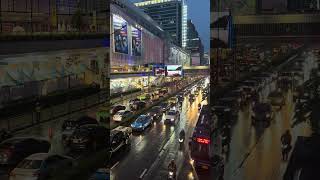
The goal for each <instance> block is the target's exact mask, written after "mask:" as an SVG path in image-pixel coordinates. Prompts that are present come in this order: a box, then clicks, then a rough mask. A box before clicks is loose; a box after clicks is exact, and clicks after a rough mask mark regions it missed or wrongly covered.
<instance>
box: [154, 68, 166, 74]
mask: <svg viewBox="0 0 320 180" xmlns="http://www.w3.org/2000/svg"><path fill="white" fill-rule="evenodd" d="M154 75H155V76H165V75H166V70H165V68H163V67H155V68H154Z"/></svg>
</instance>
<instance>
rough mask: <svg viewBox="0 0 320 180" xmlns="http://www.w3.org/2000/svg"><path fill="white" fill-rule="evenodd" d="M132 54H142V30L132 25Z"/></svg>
mask: <svg viewBox="0 0 320 180" xmlns="http://www.w3.org/2000/svg"><path fill="white" fill-rule="evenodd" d="M131 33H132V55H133V56H141V49H142V48H141V30H140V29H137V28H135V27H132V32H131Z"/></svg>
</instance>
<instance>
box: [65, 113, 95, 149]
mask: <svg viewBox="0 0 320 180" xmlns="http://www.w3.org/2000/svg"><path fill="white" fill-rule="evenodd" d="M87 124H98V121H97V120H96V119H94V118H92V117H89V116H83V117H80V118H78V119H74V120H72V119H71V120H65V121H64V122H63V124H62V133H61V134H62V135H61V137H62V141H63V143H65V144H68V143H69V138H70V136H71V135H72V133H73V132H74V130H75V129H77V128H79V127H81V126H83V125H87Z"/></svg>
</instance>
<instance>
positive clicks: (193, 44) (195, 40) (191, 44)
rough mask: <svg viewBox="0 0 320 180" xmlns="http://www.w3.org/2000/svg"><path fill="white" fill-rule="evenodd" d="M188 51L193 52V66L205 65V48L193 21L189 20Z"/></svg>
mask: <svg viewBox="0 0 320 180" xmlns="http://www.w3.org/2000/svg"><path fill="white" fill-rule="evenodd" d="M186 49H187V50H189V51H190V52H191V65H197V66H199V65H203V53H204V52H203V51H204V47H203V44H202V42H201V39H200V37H199V33H198V31H197V29H196V27H195V25H194V24H193V23H192V21H191V19H189V20H188V33H187V46H186Z"/></svg>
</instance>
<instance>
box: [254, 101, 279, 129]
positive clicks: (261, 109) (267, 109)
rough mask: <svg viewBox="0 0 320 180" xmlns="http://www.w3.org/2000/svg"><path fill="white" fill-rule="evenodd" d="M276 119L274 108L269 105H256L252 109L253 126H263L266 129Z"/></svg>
mask: <svg viewBox="0 0 320 180" xmlns="http://www.w3.org/2000/svg"><path fill="white" fill-rule="evenodd" d="M273 117H274V113H273V111H272V106H271V105H270V104H269V103H256V104H255V105H254V107H253V108H252V114H251V120H252V125H257V124H262V125H263V126H265V127H268V126H270V123H271V120H272V119H273Z"/></svg>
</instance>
